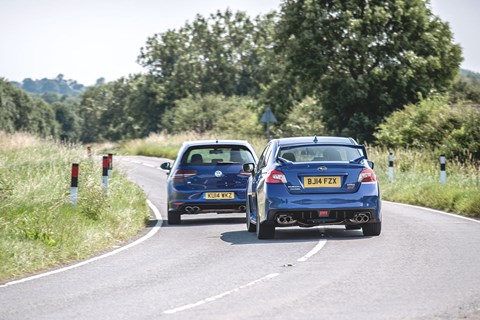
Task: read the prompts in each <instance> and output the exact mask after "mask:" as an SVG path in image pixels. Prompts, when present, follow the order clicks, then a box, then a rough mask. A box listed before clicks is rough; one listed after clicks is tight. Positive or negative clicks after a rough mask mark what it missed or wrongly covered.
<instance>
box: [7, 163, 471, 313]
mask: <svg viewBox="0 0 480 320" xmlns="http://www.w3.org/2000/svg"><path fill="white" fill-rule="evenodd" d="M161 162H162V159H157V158H146V157H116V158H115V159H114V165H121V167H122V168H123V170H125V172H126V173H127V174H128V176H129V177H130V178H131V179H132V180H133V181H135V182H136V183H137V184H139V185H140V186H141V187H142V188H143V190H144V191H145V192H146V194H147V195H148V197H149V200H150V201H151V202H152V203H153V204H154V205H155V206H156V207H157V208H158V209H159V211H160V214H161V216H162V217H163V219H166V212H165V209H166V198H165V178H166V175H165V173H164V172H163V171H162V170H160V169H159V168H158V167H159V165H160V163H161ZM383 216H384V223H383V224H384V225H383V230H382V235H381V236H379V237H371V238H368V237H363V236H362V233H361V231H357V230H351V231H347V230H344V228H343V227H325V228H322V227H319V228H309V229H301V228H285V229H277V232H276V237H275V239H274V240H268V241H265V240H263V241H260V240H257V239H256V236H255V234H251V233H248V232H246V230H245V226H244V217H243V215H241V214H234V215H216V214H207V215H200V216H190V217H187V218H185V219H184V221H182V224H181V225H179V226H168V225H167V224H166V223H163V224H161V221H158V223H157V224H155V223H152V225H151V226H149V230H148V231H149V232H150V233H149V238H147V239H144V241H138V242H137V243H136V244H135V245H132V246H130V247H128V248H126V249H124V250H121V251H115V252H112V253H110V254H109V255H108V256H105V257H101V258H99V257H97V258H96V259H95V260H92V261H88V262H85V263H83V264H82V265H79V266H77V267H73V268H70V269H67V270H61V272H56V273H53V274H48V275H46V276H42V277H37V278H33V279H26V280H24V281H21V282H14V283H7V284H3V285H2V286H0V319H2V320H7V319H152V318H153V319H157V318H164V319H245V318H251V319H272V318H275V319H321V318H326V319H460V318H462V319H465V318H466V319H480V268H479V266H480V223H479V222H478V221H476V220H471V219H470V220H469V219H463V218H461V217H457V216H452V215H446V214H442V213H439V212H435V211H433V210H428V209H422V208H418V207H412V206H404V205H399V204H395V203H389V202H384V205H383ZM160 226H161V227H160Z"/></svg>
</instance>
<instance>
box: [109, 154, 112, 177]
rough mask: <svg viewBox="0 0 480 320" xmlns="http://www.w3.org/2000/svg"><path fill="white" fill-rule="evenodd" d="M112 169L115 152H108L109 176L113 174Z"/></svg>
mask: <svg viewBox="0 0 480 320" xmlns="http://www.w3.org/2000/svg"><path fill="white" fill-rule="evenodd" d="M112 169H113V154H112V153H109V154H108V176H109V177H110V176H111V175H112Z"/></svg>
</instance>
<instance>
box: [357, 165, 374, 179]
mask: <svg viewBox="0 0 480 320" xmlns="http://www.w3.org/2000/svg"><path fill="white" fill-rule="evenodd" d="M375 181H377V177H376V176H375V173H374V172H373V170H372V169H370V168H367V169H365V170H363V171H362V172H360V175H359V176H358V182H375Z"/></svg>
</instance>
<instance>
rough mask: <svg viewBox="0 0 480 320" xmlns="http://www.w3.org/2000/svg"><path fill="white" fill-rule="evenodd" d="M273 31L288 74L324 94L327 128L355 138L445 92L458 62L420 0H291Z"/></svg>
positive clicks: (447, 35) (444, 31) (446, 33)
mask: <svg viewBox="0 0 480 320" xmlns="http://www.w3.org/2000/svg"><path fill="white" fill-rule="evenodd" d="M278 30H279V34H278V38H279V42H278V48H279V49H280V50H281V51H282V52H284V53H285V54H286V56H287V59H288V63H289V64H290V65H291V68H290V70H291V72H293V73H294V74H297V75H301V76H302V86H304V87H306V88H308V89H309V90H311V91H312V92H313V93H315V95H316V96H317V97H321V101H322V104H323V107H324V110H325V115H326V117H327V118H329V119H330V120H329V122H328V129H330V130H331V131H332V132H334V133H337V134H338V133H342V134H347V135H358V137H359V139H360V140H372V138H373V136H372V134H373V132H374V130H375V127H376V125H377V124H379V123H380V122H381V121H382V119H383V117H385V116H386V115H388V114H389V113H391V112H392V111H394V110H396V109H397V108H399V107H400V106H402V105H404V104H406V103H411V102H413V103H414V102H416V101H418V96H419V94H421V95H423V96H426V95H427V94H428V93H430V92H431V91H432V90H437V91H445V90H446V89H447V88H448V87H449V86H450V84H451V82H452V80H453V78H454V76H455V74H456V72H457V71H458V66H459V64H460V61H461V54H460V47H459V46H458V45H456V44H453V43H452V34H451V32H450V30H449V28H448V25H447V24H445V23H443V22H441V21H440V20H439V19H438V18H437V17H435V16H433V15H432V13H431V12H430V10H429V9H428V7H427V6H426V4H425V2H424V1H422V0H405V1H395V0H390V1H368V2H367V1H354V0H347V1H343V0H342V1H340V0H316V1H297V0H289V1H285V2H284V3H283V6H282V15H281V20H280V24H279V28H278ZM359 119H362V121H359ZM362 123H363V124H362Z"/></svg>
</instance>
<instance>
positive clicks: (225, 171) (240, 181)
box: [167, 140, 258, 214]
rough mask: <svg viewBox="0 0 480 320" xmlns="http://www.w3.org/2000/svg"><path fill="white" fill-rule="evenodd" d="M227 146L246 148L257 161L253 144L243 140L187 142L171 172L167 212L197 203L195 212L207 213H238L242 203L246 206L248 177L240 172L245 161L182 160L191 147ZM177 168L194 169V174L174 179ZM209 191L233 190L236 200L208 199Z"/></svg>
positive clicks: (184, 212) (183, 212)
mask: <svg viewBox="0 0 480 320" xmlns="http://www.w3.org/2000/svg"><path fill="white" fill-rule="evenodd" d="M208 146H215V147H219V148H221V147H226V146H239V147H241V148H242V149H247V150H248V151H250V153H251V155H252V159H253V160H254V161H255V163H256V162H257V160H258V158H257V156H256V154H255V151H254V150H253V148H252V146H251V145H250V144H249V143H248V142H247V141H243V140H199V141H187V142H184V143H183V144H182V146H181V148H180V149H179V151H178V154H177V157H176V159H175V161H174V163H173V165H172V167H171V169H170V171H169V176H168V179H167V193H168V197H167V198H168V200H167V203H168V211H169V212H178V213H179V214H186V213H187V212H186V211H185V208H186V207H188V206H191V207H193V206H195V207H198V208H200V210H199V211H196V212H192V213H195V214H198V213H206V212H239V211H241V210H239V208H240V207H241V206H245V199H246V192H245V190H246V186H247V182H248V179H249V176H247V175H245V174H241V173H240V172H241V170H242V163H233V164H216V165H215V164H209V165H192V164H186V163H185V161H183V162H182V158H184V155H185V154H186V153H187V152H188V151H189V150H191V148H192V147H195V148H196V147H208ZM177 170H193V171H195V172H196V174H195V175H192V176H189V177H186V178H184V179H180V180H178V179H177V180H175V179H174V174H175V172H177ZM216 171H221V172H222V176H221V177H216V176H215V172H216ZM207 192H234V199H229V200H207V199H205V194H206V193H207Z"/></svg>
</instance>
